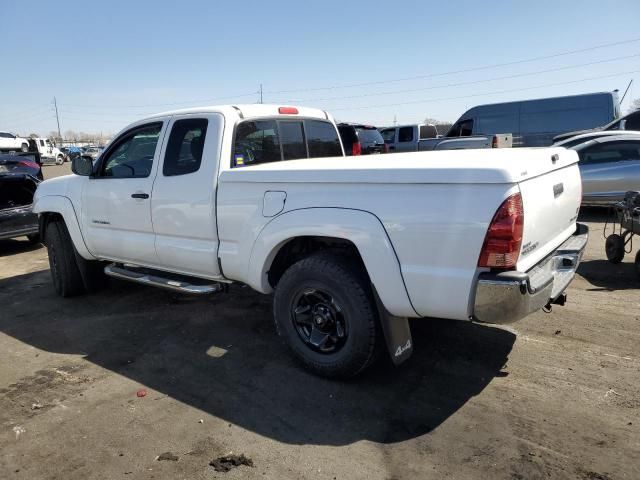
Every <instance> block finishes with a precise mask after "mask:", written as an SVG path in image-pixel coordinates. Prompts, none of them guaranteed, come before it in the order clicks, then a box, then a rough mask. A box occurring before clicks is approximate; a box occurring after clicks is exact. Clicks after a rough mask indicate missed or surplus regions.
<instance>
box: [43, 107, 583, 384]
mask: <svg viewBox="0 0 640 480" xmlns="http://www.w3.org/2000/svg"><path fill="white" fill-rule="evenodd" d="M343 155H344V153H343V149H342V146H341V143H340V140H339V137H338V132H337V129H336V125H335V122H334V121H333V119H332V117H331V116H329V115H328V114H327V113H326V112H324V111H321V110H316V109H311V108H300V107H289V106H287V107H278V106H272V105H235V106H219V107H203V108H192V109H187V110H179V111H174V112H168V113H162V114H158V115H155V116H152V117H149V118H146V119H144V120H140V121H138V122H135V123H133V124H132V125H130V126H128V127H126V128H125V129H124V130H123V131H122V132H120V133H119V134H118V135H116V136H115V137H114V139H113V140H112V141H111V142H110V144H109V145H108V146H107V147H106V149H105V151H104V152H103V154H102V155H101V156H100V157H99V158H98V160H97V161H96V162H95V164H94V162H92V161H91V159H89V158H86V157H79V158H76V159H74V160H73V163H72V169H73V171H74V173H75V175H70V176H65V177H59V178H55V179H51V180H47V181H45V182H43V183H42V184H40V186H39V188H38V190H37V192H36V195H35V202H34V211H35V212H36V213H38V214H39V222H40V233H41V235H42V238H43V239H44V241H45V244H46V245H47V248H48V251H49V262H50V267H51V275H52V279H53V285H54V288H55V290H56V292H57V293H58V294H59V295H61V296H63V297H71V296H73V295H78V294H81V293H83V292H86V291H93V290H96V289H98V288H100V287H102V286H103V284H104V282H103V281H104V278H105V277H104V274H105V273H106V274H107V275H108V276H111V277H116V278H120V279H125V280H129V281H133V282H138V283H141V284H145V285H152V286H157V287H162V288H166V289H171V290H175V291H179V292H183V293H189V294H208V293H215V292H222V291H225V290H226V288H224V286H225V285H227V284H230V283H236V282H237V283H242V284H246V285H248V286H250V287H251V288H253V289H254V290H256V291H258V292H261V293H264V294H273V295H274V318H275V324H276V329H277V331H278V333H279V334H280V335H281V337H282V338H283V339H284V341H285V342H286V344H287V345H288V346H289V347H290V350H291V351H292V353H293V355H294V356H295V357H296V358H297V359H298V360H300V361H301V362H302V363H303V364H304V365H305V366H306V367H307V368H309V369H311V370H312V371H314V372H316V373H318V374H321V375H325V376H331V377H350V376H354V375H356V374H358V373H360V372H361V371H363V370H364V369H365V368H367V367H368V366H369V365H370V364H371V362H372V361H373V359H374V358H375V357H376V351H377V350H378V349H379V348H380V345H384V344H385V342H386V346H387V349H388V351H389V353H390V356H391V359H392V361H393V362H394V363H396V364H399V363H401V362H402V361H404V360H406V359H407V358H408V357H409V356H410V355H411V352H412V349H413V344H412V340H411V333H410V330H409V323H408V318H415V317H441V318H448V319H455V320H472V321H479V322H489V323H505V322H511V321H515V320H518V319H520V318H522V317H524V316H526V315H527V314H529V313H530V312H533V311H536V310H538V309H541V308H543V307H545V306H547V307H548V306H550V305H551V304H553V303H559V304H563V303H564V300H565V295H564V293H563V292H564V290H565V289H566V287H567V285H568V284H569V283H570V281H571V279H572V278H573V276H574V273H575V271H576V269H577V267H578V263H579V261H580V259H581V256H582V252H583V250H584V248H585V245H586V242H587V236H588V233H587V229H586V227H585V226H583V225H578V224H576V219H577V215H578V209H579V207H580V195H581V194H580V192H581V190H580V173H579V170H578V165H577V163H578V157H577V155H576V154H575V152H573V151H570V150H565V149H561V148H556V149H553V148H549V149H520V150H518V151H517V154H516V152H514V151H513V150H511V149H485V150H473V151H469V150H466V151H443V152H419V153H412V154H404V153H398V154H387V155H376V156H371V157H367V158H366V161H363V159H362V158H360V157H344V156H343ZM425 321H428V320H425ZM382 339H384V341H382Z"/></svg>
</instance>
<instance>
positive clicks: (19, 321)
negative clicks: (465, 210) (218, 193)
mask: <svg viewBox="0 0 640 480" xmlns="http://www.w3.org/2000/svg"><path fill="white" fill-rule="evenodd" d="M68 171H69V165H68V164H66V165H63V166H60V167H54V166H51V167H45V176H47V177H52V176H56V175H59V174H64V173H67V172H68ZM582 217H583V221H586V222H587V223H588V224H589V226H590V227H591V233H592V234H591V238H590V241H589V245H588V250H587V252H586V256H585V259H584V262H583V264H582V265H581V267H580V270H579V276H577V277H576V279H575V280H574V282H573V283H572V285H571V287H570V288H569V291H568V294H569V303H568V305H567V306H565V307H555V308H554V310H553V312H552V313H551V314H546V313H543V312H539V313H536V314H534V315H531V316H529V317H528V318H526V319H524V320H522V321H520V322H518V323H515V324H513V325H511V326H509V327H500V328H498V327H493V326H483V325H476V324H472V323H466V322H451V321H443V320H434V319H424V320H417V321H414V322H413V324H412V328H413V335H414V340H415V353H414V356H413V358H412V359H411V360H410V361H409V362H408V363H406V364H405V365H403V366H402V367H400V368H394V367H392V366H391V365H390V364H389V362H388V361H387V360H386V359H385V358H383V359H381V361H380V362H378V364H377V365H375V367H374V368H373V369H372V370H370V371H369V372H367V373H366V374H365V375H363V376H362V377H361V378H358V379H357V380H355V381H351V382H332V381H327V380H323V379H320V378H317V377H314V376H312V375H310V374H308V373H306V372H305V371H303V370H301V369H300V368H299V367H298V366H297V365H296V364H295V363H294V362H293V361H292V360H291V359H290V357H289V356H288V354H287V352H286V350H285V349H284V348H283V346H282V345H281V343H280V341H279V340H278V338H277V336H276V334H275V331H274V327H273V323H272V317H271V305H270V298H269V297H267V296H263V295H259V294H256V293H254V292H252V291H251V290H249V289H247V288H242V287H232V289H231V294H220V295H217V296H212V297H210V298H207V299H200V298H199V299H192V298H187V297H182V296H177V295H174V294H171V293H167V292H164V291H159V290H155V289H151V288H144V287H141V286H137V285H134V284H130V283H123V282H116V281H113V282H111V284H110V286H109V288H108V289H107V290H105V291H103V292H101V293H99V294H94V295H88V296H84V297H79V298H74V299H61V298H58V297H57V296H56V295H55V294H54V292H53V289H52V287H51V282H50V277H49V271H48V263H47V254H46V249H44V248H43V247H41V246H31V245H29V244H28V243H27V242H26V241H23V240H21V239H17V240H11V241H2V242H0V305H2V307H1V308H0V450H1V451H2V455H0V478H2V479H12V478H28V479H41V478H47V479H83V480H86V479H114V478H131V479H152V478H154V479H179V478H184V479H210V478H229V479H234V478H274V479H280V478H296V479H299V478H314V479H316V478H317V479H329V480H330V479H360V478H362V479H367V480H373V479H401V478H412V479H413V478H421V479H444V478H450V479H477V478H491V479H538V478H540V479H542V478H545V479H546V478H554V479H556V478H561V479H563V478H571V479H574V478H575V479H582V480H607V479H610V480H614V479H638V478H640V418H638V413H639V412H640V323H639V317H640V295H639V294H638V288H639V287H640V281H638V280H637V279H636V277H635V273H634V268H633V263H632V260H633V256H632V255H628V256H627V258H626V259H625V262H624V263H622V264H620V265H611V264H609V263H607V262H606V261H605V260H604V259H603V258H604V240H603V237H602V235H601V232H602V227H603V218H604V217H603V216H602V214H601V212H598V211H590V212H586V214H583V215H582ZM143 393H146V395H144V396H138V395H143ZM227 455H237V456H238V457H230V458H227V459H221V460H218V461H216V462H214V466H210V465H209V463H210V462H212V461H213V460H216V459H219V458H220V457H223V456H227ZM240 455H244V456H245V457H246V458H243V457H241V456H240ZM158 457H159V458H158ZM236 464H239V465H238V466H236ZM246 464H248V465H246ZM225 469H229V471H227V472H224V471H223V470H225ZM217 470H220V471H217Z"/></svg>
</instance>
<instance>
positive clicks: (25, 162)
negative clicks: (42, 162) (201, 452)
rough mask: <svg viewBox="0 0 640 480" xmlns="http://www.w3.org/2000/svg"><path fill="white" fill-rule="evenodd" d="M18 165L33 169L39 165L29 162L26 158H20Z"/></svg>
mask: <svg viewBox="0 0 640 480" xmlns="http://www.w3.org/2000/svg"><path fill="white" fill-rule="evenodd" d="M18 165H20V166H21V167H29V168H35V169H38V168H40V166H39V165H38V164H37V163H36V162H30V161H28V160H20V161H19V162H18Z"/></svg>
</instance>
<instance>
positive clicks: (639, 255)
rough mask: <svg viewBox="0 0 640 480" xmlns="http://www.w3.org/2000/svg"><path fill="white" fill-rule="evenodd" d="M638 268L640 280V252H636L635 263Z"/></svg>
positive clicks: (637, 274) (637, 273)
mask: <svg viewBox="0 0 640 480" xmlns="http://www.w3.org/2000/svg"><path fill="white" fill-rule="evenodd" d="M634 265H635V268H636V276H637V277H638V279H640V250H638V251H637V252H636V261H635V263H634Z"/></svg>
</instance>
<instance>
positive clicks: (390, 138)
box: [380, 128, 396, 143]
mask: <svg viewBox="0 0 640 480" xmlns="http://www.w3.org/2000/svg"><path fill="white" fill-rule="evenodd" d="M380 134H381V135H382V138H383V139H384V143H395V141H396V129H395V128H385V129H384V130H382V131H381V132H380Z"/></svg>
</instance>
